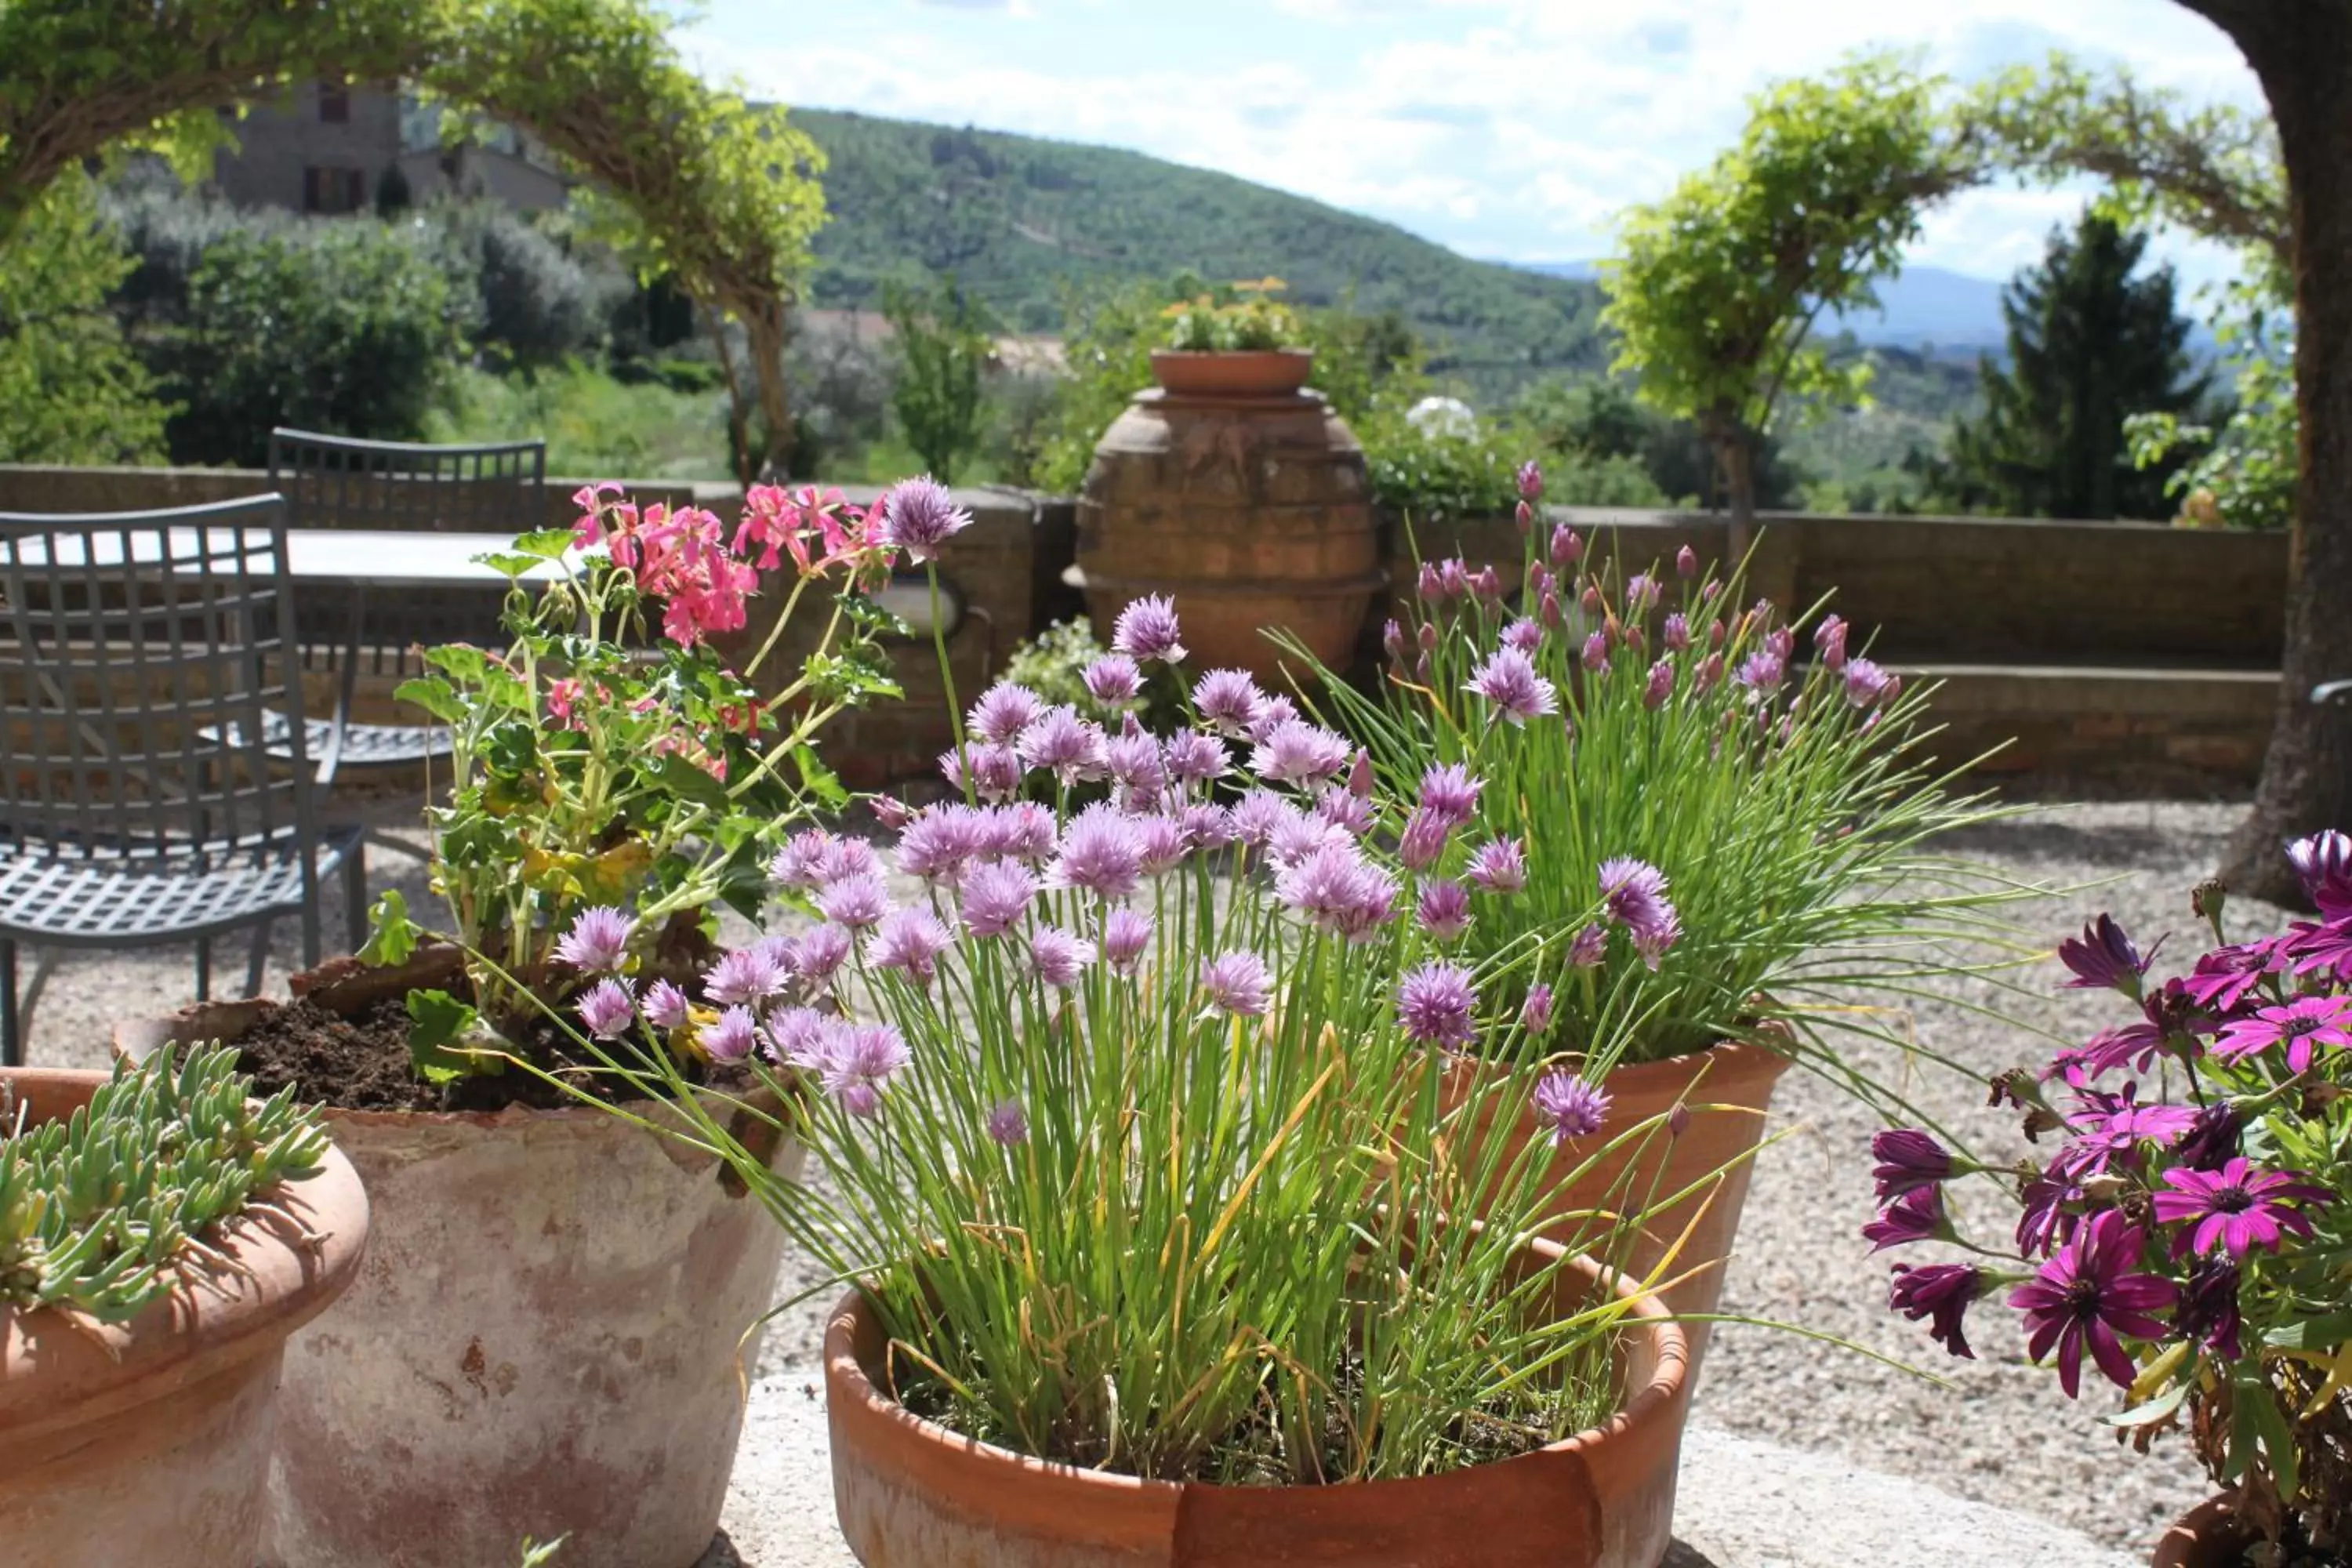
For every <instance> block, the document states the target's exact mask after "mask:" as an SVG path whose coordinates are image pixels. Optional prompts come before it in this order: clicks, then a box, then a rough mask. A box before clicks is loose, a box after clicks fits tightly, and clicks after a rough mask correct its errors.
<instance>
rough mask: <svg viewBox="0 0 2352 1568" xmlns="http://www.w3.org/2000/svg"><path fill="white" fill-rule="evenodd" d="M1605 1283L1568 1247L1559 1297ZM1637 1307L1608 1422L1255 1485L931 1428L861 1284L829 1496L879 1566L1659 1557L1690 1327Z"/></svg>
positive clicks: (1502, 1566)
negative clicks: (1364, 1475)
mask: <svg viewBox="0 0 2352 1568" xmlns="http://www.w3.org/2000/svg"><path fill="white" fill-rule="evenodd" d="M1533 1245H1534V1246H1535V1247H1537V1248H1539V1249H1541V1250H1542V1251H1543V1252H1545V1253H1546V1254H1548V1255H1549V1256H1555V1257H1556V1256H1558V1252H1559V1249H1558V1248H1557V1247H1552V1246H1551V1244H1550V1243H1549V1242H1537V1243H1534V1244H1533ZM1599 1279H1600V1270H1599V1269H1598V1268H1597V1267H1595V1266H1594V1265H1593V1264H1592V1263H1591V1261H1590V1260H1589V1259H1585V1258H1578V1259H1574V1260H1573V1261H1572V1262H1571V1263H1570V1268H1569V1269H1565V1270H1563V1271H1562V1273H1561V1275H1560V1282H1561V1287H1562V1291H1563V1295H1564V1296H1565V1297H1569V1298H1571V1299H1581V1298H1582V1296H1583V1295H1584V1294H1585V1293H1586V1292H1589V1291H1590V1290H1591V1289H1597V1288H1598V1282H1599ZM1621 1289H1622V1293H1623V1294H1626V1295H1629V1296H1633V1294H1634V1293H1633V1290H1632V1289H1631V1288H1630V1287H1621ZM1567 1304H1568V1302H1567V1301H1566V1300H1564V1301H1563V1303H1562V1305H1563V1306H1566V1305H1567ZM1634 1312H1635V1314H1636V1317H1635V1321H1633V1323H1632V1324H1631V1325H1630V1326H1629V1328H1628V1329H1627V1331H1626V1332H1625V1333H1624V1335H1623V1337H1622V1342H1621V1349H1620V1351H1619V1357H1618V1363H1619V1364H1618V1377H1619V1387H1620V1388H1621V1389H1622V1394H1623V1400H1622V1407H1621V1408H1620V1409H1619V1411H1618V1413H1617V1414H1616V1415H1613V1416H1612V1417H1611V1418H1610V1419H1609V1421H1608V1422H1607V1423H1606V1424H1605V1425H1603V1426H1596V1427H1594V1428H1592V1429H1591V1431H1588V1432H1581V1433H1579V1434H1578V1435H1577V1436H1573V1437H1570V1438H1569V1439H1568V1440H1567V1441H1566V1442H1562V1443H1555V1444H1553V1445H1551V1446H1550V1447H1546V1448H1540V1449H1538V1450H1537V1451H1535V1452H1534V1453H1531V1454H1522V1455H1520V1456H1519V1457H1518V1458H1513V1459H1505V1460H1502V1461H1501V1462H1499V1463H1496V1464H1491V1465H1480V1466H1476V1467H1475V1468H1469V1469H1463V1470H1455V1471H1453V1472H1451V1473H1449V1474H1445V1475H1438V1476H1424V1477H1418V1478H1415V1479H1411V1480H1384V1481H1364V1482H1359V1483H1350V1484H1346V1485H1339V1486H1329V1487H1245V1486H1213V1485H1209V1484H1206V1483H1202V1482H1191V1481H1187V1482H1171V1481H1146V1480H1139V1479H1136V1478H1135V1477H1132V1476H1120V1475H1113V1474H1110V1473H1108V1472H1106V1471H1102V1470H1089V1469H1079V1468H1075V1467H1072V1466H1069V1465H1059V1464H1049V1463H1047V1462H1045V1461H1044V1460H1041V1459H1035V1458H1028V1457H1026V1456H1024V1455H1020V1454H1014V1453H1012V1452H1009V1451H1008V1450H1006V1449H1003V1448H998V1447H992V1446H991V1445H989V1444H986V1443H982V1442H976V1441H974V1440H973V1439H971V1438H969V1437H964V1436H959V1435H957V1434H956V1433H953V1432H950V1431H949V1430H948V1429H947V1428H946V1427H944V1426H939V1425H937V1424H936V1423H933V1422H929V1421H926V1420H923V1419H922V1418H921V1417H919V1416H917V1415H913V1414H911V1413H910V1412H908V1410H907V1409H906V1408H905V1407H904V1406H902V1405H898V1403H896V1402H895V1401H893V1400H891V1399H890V1398H889V1397H887V1395H885V1394H883V1393H882V1391H881V1389H880V1387H879V1386H878V1385H877V1382H876V1379H877V1376H878V1375H879V1373H880V1369H881V1366H882V1352H883V1342H882V1329H881V1324H880V1322H879V1321H878V1320H877V1319H876V1318H875V1317H874V1315H873V1314H872V1313H871V1312H870V1311H869V1310H867V1309H866V1302H865V1300H864V1298H863V1297H861V1296H859V1295H858V1294H856V1292H854V1291H853V1292H852V1293H851V1294H850V1295H848V1296H847V1297H845V1298H844V1299H843V1300H842V1303H841V1305H840V1306H839V1307H838V1308H836V1309H835V1311H834V1315H833V1321H832V1324H831V1326H830V1327H829V1328H828V1329H827V1331H826V1332H825V1341H824V1381H825V1416H826V1421H827V1423H828V1425H829V1426H830V1428H831V1432H832V1447H833V1497H834V1506H835V1511H836V1512H837V1513H838V1514H839V1516H840V1520H841V1531H842V1534H843V1535H844V1537H845V1538H846V1539H847V1541H848V1542H849V1547H850V1550H851V1551H852V1552H856V1554H857V1559H858V1561H859V1562H861V1563H865V1564H866V1568H1145V1565H1147V1564H1149V1565H1151V1568H1266V1565H1269V1564H1281V1563H1293V1564H1299V1565H1301V1568H1304V1565H1306V1564H1310V1563H1311V1564H1314V1565H1315V1568H1399V1565H1406V1564H1409V1565H1411V1568H1653V1565H1654V1564H1655V1563H1657V1562H1658V1561H1659V1560H1660V1559H1661V1558H1662V1557H1664V1554H1665V1551H1666V1547H1667V1544H1668V1537H1669V1531H1670V1530H1671V1528H1672V1525H1673V1521H1674V1507H1675V1466H1676V1464H1677V1462H1678V1460H1679V1458H1680V1452H1681V1445H1682V1427H1683V1415H1684V1405H1685V1399H1686V1397H1687V1395H1686V1390H1685V1384H1684V1381H1683V1378H1684V1344H1683V1336H1682V1331H1681V1330H1679V1329H1678V1328H1676V1327H1675V1325H1674V1324H1673V1323H1671V1322H1669V1321H1666V1319H1665V1314H1664V1308H1662V1307H1660V1306H1659V1305H1658V1304H1657V1303H1656V1302H1654V1301H1653V1300H1649V1299H1648V1298H1646V1297H1639V1296H1636V1297H1635V1298H1634Z"/></svg>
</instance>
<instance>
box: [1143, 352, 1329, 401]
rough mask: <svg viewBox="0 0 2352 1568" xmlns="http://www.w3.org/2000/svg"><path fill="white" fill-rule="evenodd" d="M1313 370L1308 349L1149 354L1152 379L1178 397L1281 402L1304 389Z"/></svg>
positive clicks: (1313, 362)
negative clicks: (1281, 398)
mask: <svg viewBox="0 0 2352 1568" xmlns="http://www.w3.org/2000/svg"><path fill="white" fill-rule="evenodd" d="M1314 369H1315V355H1314V354H1313V353H1310V352H1308V351H1307V350H1306V349H1242V350H1235V351H1227V352H1222V353H1194V352H1192V351H1189V350H1184V349H1154V350H1152V351H1151V379H1152V380H1154V381H1156V382H1158V383H1159V384H1160V385H1161V386H1162V387H1164V388H1166V389H1167V390H1168V391H1170V392H1172V393H1174V394H1176V395H1178V396H1180V397H1279V396H1281V395H1284V394H1286V393H1292V392H1297V390H1298V389H1299V388H1300V387H1302V386H1305V385H1306V384H1307V376H1308V375H1309V374H1312V372H1313V371H1314Z"/></svg>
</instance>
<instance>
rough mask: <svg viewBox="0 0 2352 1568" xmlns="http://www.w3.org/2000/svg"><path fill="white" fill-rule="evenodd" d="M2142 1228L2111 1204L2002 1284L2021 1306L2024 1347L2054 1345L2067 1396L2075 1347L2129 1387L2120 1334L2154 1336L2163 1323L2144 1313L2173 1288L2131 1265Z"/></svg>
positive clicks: (2072, 1389) (2075, 1367) (2161, 1304)
mask: <svg viewBox="0 0 2352 1568" xmlns="http://www.w3.org/2000/svg"><path fill="white" fill-rule="evenodd" d="M2146 1241H2147V1236H2146V1233H2145V1232H2143V1231H2140V1230H2138V1229H2137V1228H2135V1227H2134V1226H2132V1224H2131V1223H2130V1222H2129V1221H2128V1220H2126V1219H2125V1218H2124V1216H2123V1215H2122V1214H2120V1213H2119V1212H2117V1211H2116V1210H2114V1209H2107V1210H2105V1211H2103V1212H2101V1213H2099V1214H2095V1215H2092V1216H2091V1217H2090V1219H2089V1220H2088V1221H2086V1222H2085V1223H2084V1225H2083V1226H2082V1227H2081V1228H2080V1229H2078V1230H2076V1231H2075V1233H2074V1238H2073V1239H2072V1240H2070V1241H2069V1242H2067V1244H2066V1245H2065V1246H2064V1247H2061V1248H2060V1249H2059V1250H2058V1252H2057V1254H2056V1256H2054V1257H2053V1258H2051V1259H2050V1261H2049V1262H2047V1263H2045V1264H2043V1265H2042V1269H2041V1272H2040V1273H2039V1274H2037V1275H2036V1276H2035V1277H2034V1278H2033V1279H2029V1280H2027V1281H2026V1282H2025V1283H2024V1284H2022V1285H2020V1286H2019V1287H2018V1288H2017V1289H2014V1290H2012V1291H2011V1292H2010V1295H2009V1304H2010V1305H2011V1306H2012V1307H2015V1308H2018V1309H2019V1310H2021V1311H2023V1312H2024V1314H2025V1326H2026V1330H2027V1334H2028V1338H2027V1340H2026V1353H2027V1354H2028V1355H2030V1356H2032V1358H2033V1359H2034V1360H2035V1361H2041V1360H2043V1359H2045V1358H2046V1357H2048V1356H2049V1354H2050V1352H2051V1350H2052V1348H2053V1346H2054V1347H2055V1348H2056V1350H2057V1352H2058V1386H2059V1387H2061V1388H2063V1389H2064V1390H2065V1391H2066V1397H2068V1398H2069V1399H2072V1398H2074V1396H2075V1394H2076V1393H2077V1392H2078V1391H2079V1390H2080V1388H2081V1385H2082V1380H2083V1352H2084V1349H2085V1348H2086V1347H2087V1348H2088V1349H2089V1351H2090V1352H2091V1359H2092V1360H2093V1361H2094V1362H2095V1363H2098V1368H2099V1370H2100V1371H2101V1372H2103V1373H2105V1374H2106V1375H2107V1378H2108V1380H2109V1381H2110V1382H2112V1383H2114V1384H2116V1385H2117V1386H2118V1387H2122V1388H2129V1387H2130V1386H2131V1385H2132V1380H2133V1378H2135V1377H2136V1376H2137V1375H2138V1373H2139V1368H2138V1366H2137V1363H2134V1362H2133V1360H2132V1358H2131V1353H2130V1352H2128V1351H2126V1350H2125V1349H2124V1346H2123V1336H2129V1337H2130V1338H2132V1339H2137V1340H2151V1341H2153V1340H2162V1339H2164V1338H2165V1337H2166V1336H2167V1334H2168V1332H2169V1331H2168V1329H2167V1328H2166V1327H2165V1325H2164V1324H2163V1323H2162V1322H2161V1321H2158V1320H2157V1319H2156V1318H2154V1317H2152V1316H2150V1315H2149V1314H2151V1313H2153V1312H2156V1311H2158V1310H2162V1309H2164V1308H2167V1307H2169V1306H2171V1305H2172V1303H2173V1300H2174V1299H2175V1297H2177V1296H2178V1295H2179V1291H2177V1290H2176V1289H2174V1288H2173V1285H2172V1282H2171V1281H2170V1280H2168V1279H2159V1278H2158V1277H2157V1276H2155V1275H2153V1274H2147V1273H2142V1272H2140V1271H2139V1269H2138V1268H2137V1265H2138V1262H2139V1259H2140V1254H2141V1248H2142V1247H2143V1245H2144V1244H2145V1243H2146Z"/></svg>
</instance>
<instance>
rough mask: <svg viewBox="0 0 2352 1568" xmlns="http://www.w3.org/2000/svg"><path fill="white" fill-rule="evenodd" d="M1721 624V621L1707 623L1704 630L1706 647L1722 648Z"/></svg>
mask: <svg viewBox="0 0 2352 1568" xmlns="http://www.w3.org/2000/svg"><path fill="white" fill-rule="evenodd" d="M1723 635H1724V634H1723V623H1722V622H1721V621H1710V622H1708V623H1707V628H1706V646H1707V647H1714V648H1719V647H1722V646H1723Z"/></svg>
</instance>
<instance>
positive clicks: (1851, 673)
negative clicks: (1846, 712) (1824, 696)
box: [1845, 658, 1895, 708]
mask: <svg viewBox="0 0 2352 1568" xmlns="http://www.w3.org/2000/svg"><path fill="white" fill-rule="evenodd" d="M1894 693H1895V678H1894V677H1893V676H1891V675H1889V674H1887V673H1886V671H1885V669H1883V668H1880V667H1879V666H1878V664H1877V662H1876V661H1875V660H1873V659H1867V658H1856V659H1849V660H1847V661H1846V667H1845V700H1846V703H1847V705H1848V706H1850V707H1853V708H1874V707H1876V706H1877V705H1878V704H1879V703H1880V702H1882V701H1885V700H1887V699H1889V698H1891V697H1892V696H1893V695H1894Z"/></svg>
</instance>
